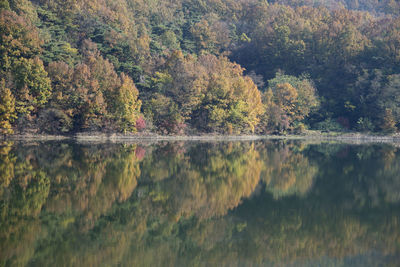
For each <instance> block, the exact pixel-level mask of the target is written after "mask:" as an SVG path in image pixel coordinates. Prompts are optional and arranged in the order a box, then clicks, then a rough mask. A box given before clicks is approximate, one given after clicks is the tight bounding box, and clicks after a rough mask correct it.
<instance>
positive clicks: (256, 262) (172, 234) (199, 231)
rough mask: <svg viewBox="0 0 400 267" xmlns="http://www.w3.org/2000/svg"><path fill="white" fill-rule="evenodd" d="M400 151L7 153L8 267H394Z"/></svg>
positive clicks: (228, 148) (0, 152)
mask: <svg viewBox="0 0 400 267" xmlns="http://www.w3.org/2000/svg"><path fill="white" fill-rule="evenodd" d="M399 222H400V149H399V148H397V147H396V146H395V145H390V144H384V145H376V144H365V145H348V144H328V143H322V144H309V143H306V142H301V141H246V142H210V143H207V142H160V143H157V144H142V143H139V144H78V143H74V142H32V143H18V142H14V143H13V142H6V143H2V144H1V146H0V265H5V266H114V265H122V266H382V265H383V266H397V264H398V262H399V261H400V227H399Z"/></svg>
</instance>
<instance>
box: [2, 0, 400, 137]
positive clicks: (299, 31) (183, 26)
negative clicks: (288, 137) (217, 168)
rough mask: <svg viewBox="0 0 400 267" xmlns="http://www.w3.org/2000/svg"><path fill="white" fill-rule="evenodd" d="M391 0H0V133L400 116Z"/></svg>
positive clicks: (289, 125) (293, 124) (208, 128)
mask: <svg viewBox="0 0 400 267" xmlns="http://www.w3.org/2000/svg"><path fill="white" fill-rule="evenodd" d="M399 10H400V6H399V3H398V2H396V1H376V0H358V1H352V0H323V1H307V0H282V1H280V0H278V1H271V2H267V1H263V0H241V1H237V0H204V1H198V0H154V1H144V0H99V1H89V0H68V1H59V0H32V1H29V0H1V1H0V60H1V66H0V94H1V96H2V97H1V99H0V133H2V134H9V133H12V132H13V131H14V132H15V131H17V132H21V133H24V132H46V133H57V134H69V133H75V132H82V131H103V132H125V133H127V132H136V131H138V130H139V131H156V132H160V133H164V134H185V133H186V134H191V133H198V132H218V133H234V134H235V133H252V132H257V133H269V132H277V133H280V132H289V131H294V132H302V131H304V130H305V129H307V128H314V129H320V130H345V129H348V130H357V131H382V132H388V133H390V132H396V131H397V130H398V128H399V127H400V67H399V66H400V52H399V51H400V50H399V47H400V34H399V33H400V18H399V17H398V15H399Z"/></svg>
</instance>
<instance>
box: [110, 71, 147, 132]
mask: <svg viewBox="0 0 400 267" xmlns="http://www.w3.org/2000/svg"><path fill="white" fill-rule="evenodd" d="M138 95H139V91H138V90H137V88H136V86H135V84H134V83H133V81H132V79H131V78H129V76H127V75H125V74H123V73H122V74H121V87H120V88H119V90H118V95H117V99H116V116H117V118H118V122H119V124H120V127H121V130H122V131H124V132H126V131H129V132H135V131H136V128H135V125H136V120H137V119H138V115H139V113H140V107H141V105H142V102H141V101H140V100H138Z"/></svg>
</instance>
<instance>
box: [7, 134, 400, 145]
mask: <svg viewBox="0 0 400 267" xmlns="http://www.w3.org/2000/svg"><path fill="white" fill-rule="evenodd" d="M0 139H1V140H3V141H77V142H117V143H118V142H159V141H219V142H223V141H256V140H308V141H338V142H344V143H349V142H350V143H354V142H356V143H400V134H396V135H369V134H362V133H315V132H313V133H311V134H304V135H300V134H299V135H218V134H206V135H157V134H146V135H134V134H128V135H124V134H103V133H79V134H75V135H70V136H62V135H44V134H16V135H10V136H3V137H2V138H0Z"/></svg>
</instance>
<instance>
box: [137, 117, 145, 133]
mask: <svg viewBox="0 0 400 267" xmlns="http://www.w3.org/2000/svg"><path fill="white" fill-rule="evenodd" d="M145 128H146V121H145V120H144V118H143V117H142V116H140V117H139V118H138V119H137V120H136V130H138V131H141V130H143V129H145Z"/></svg>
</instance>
